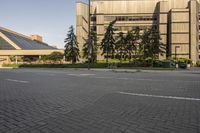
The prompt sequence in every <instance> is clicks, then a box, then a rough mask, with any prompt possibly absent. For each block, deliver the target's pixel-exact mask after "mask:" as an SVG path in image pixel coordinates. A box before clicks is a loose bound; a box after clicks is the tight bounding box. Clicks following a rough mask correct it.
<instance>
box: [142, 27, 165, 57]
mask: <svg viewBox="0 0 200 133" xmlns="http://www.w3.org/2000/svg"><path fill="white" fill-rule="evenodd" d="M160 40H161V38H160V33H159V31H158V30H157V29H155V28H153V27H152V28H151V29H146V30H145V31H144V33H143V35H142V40H141V45H140V52H141V53H143V57H144V58H149V57H150V58H152V59H157V58H158V57H159V54H163V53H164V52H165V45H164V44H163V43H162V42H161V41H160Z"/></svg>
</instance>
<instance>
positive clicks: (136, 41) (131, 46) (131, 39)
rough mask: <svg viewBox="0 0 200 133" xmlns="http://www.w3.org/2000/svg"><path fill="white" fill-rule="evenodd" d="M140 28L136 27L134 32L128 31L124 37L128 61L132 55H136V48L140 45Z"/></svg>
mask: <svg viewBox="0 0 200 133" xmlns="http://www.w3.org/2000/svg"><path fill="white" fill-rule="evenodd" d="M140 38H141V37H140V28H139V27H136V29H135V30H132V31H128V33H127V36H126V41H127V46H126V50H127V53H128V55H129V61H130V60H131V58H132V55H133V54H135V55H137V47H138V46H139V45H140Z"/></svg>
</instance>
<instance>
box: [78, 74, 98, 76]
mask: <svg viewBox="0 0 200 133" xmlns="http://www.w3.org/2000/svg"><path fill="white" fill-rule="evenodd" d="M80 75H81V76H93V75H95V74H80Z"/></svg>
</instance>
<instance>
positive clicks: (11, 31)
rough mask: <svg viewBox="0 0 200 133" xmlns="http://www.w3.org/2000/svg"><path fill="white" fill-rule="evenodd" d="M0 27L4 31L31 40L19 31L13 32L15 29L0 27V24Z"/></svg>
mask: <svg viewBox="0 0 200 133" xmlns="http://www.w3.org/2000/svg"><path fill="white" fill-rule="evenodd" d="M0 29H1V30H4V31H6V32H10V33H13V34H15V35H18V36H21V37H24V38H27V39H30V40H32V39H31V37H29V36H26V35H24V34H21V33H18V32H15V31H13V30H10V29H7V28H4V27H1V26H0Z"/></svg>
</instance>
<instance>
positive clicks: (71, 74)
mask: <svg viewBox="0 0 200 133" xmlns="http://www.w3.org/2000/svg"><path fill="white" fill-rule="evenodd" d="M67 75H69V76H79V77H81V76H94V75H95V74H87V73H85V74H67Z"/></svg>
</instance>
